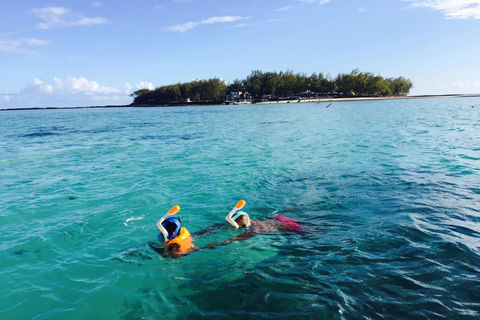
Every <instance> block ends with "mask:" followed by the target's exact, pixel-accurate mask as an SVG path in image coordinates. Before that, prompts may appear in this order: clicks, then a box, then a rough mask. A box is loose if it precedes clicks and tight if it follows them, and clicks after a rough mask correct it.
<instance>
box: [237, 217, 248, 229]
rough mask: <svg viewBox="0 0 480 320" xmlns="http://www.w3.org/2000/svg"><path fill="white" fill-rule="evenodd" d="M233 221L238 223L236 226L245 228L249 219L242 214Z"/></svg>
mask: <svg viewBox="0 0 480 320" xmlns="http://www.w3.org/2000/svg"><path fill="white" fill-rule="evenodd" d="M235 222H236V223H237V224H238V227H240V228H245V227H246V226H247V225H248V224H249V223H250V219H249V218H248V216H247V215H245V214H242V215H240V216H239V217H238V218H237V219H235Z"/></svg>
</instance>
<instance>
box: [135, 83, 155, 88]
mask: <svg viewBox="0 0 480 320" xmlns="http://www.w3.org/2000/svg"><path fill="white" fill-rule="evenodd" d="M135 87H136V88H137V90H141V89H148V90H153V89H155V87H154V86H153V83H151V82H147V81H140V82H139V83H137V84H136V85H135Z"/></svg>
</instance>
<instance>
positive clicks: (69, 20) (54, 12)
mask: <svg viewBox="0 0 480 320" xmlns="http://www.w3.org/2000/svg"><path fill="white" fill-rule="evenodd" d="M33 13H34V14H35V15H36V16H37V17H38V18H40V19H41V20H43V22H40V23H37V25H36V26H35V28H37V29H52V28H66V27H76V26H88V25H96V24H106V23H107V19H105V18H88V17H84V16H83V15H81V14H80V13H76V12H72V11H70V10H68V9H67V8H63V7H48V8H38V9H33Z"/></svg>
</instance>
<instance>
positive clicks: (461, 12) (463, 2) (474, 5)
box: [403, 0, 480, 19]
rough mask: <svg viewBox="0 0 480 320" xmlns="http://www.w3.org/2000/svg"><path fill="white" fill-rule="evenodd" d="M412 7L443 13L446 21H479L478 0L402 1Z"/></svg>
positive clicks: (479, 5)
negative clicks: (409, 3)
mask: <svg viewBox="0 0 480 320" xmlns="http://www.w3.org/2000/svg"><path fill="white" fill-rule="evenodd" d="M403 1H407V2H411V3H412V4H411V6H412V7H423V8H430V9H433V10H436V11H440V12H443V13H444V14H445V16H446V17H447V18H448V19H469V18H473V19H480V0H403Z"/></svg>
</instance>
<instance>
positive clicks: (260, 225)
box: [197, 200, 305, 248]
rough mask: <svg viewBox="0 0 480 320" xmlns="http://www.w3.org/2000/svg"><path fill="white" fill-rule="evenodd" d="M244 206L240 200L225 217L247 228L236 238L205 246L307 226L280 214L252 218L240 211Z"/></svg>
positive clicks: (234, 225) (210, 246) (296, 230)
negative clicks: (258, 218) (259, 218)
mask: <svg viewBox="0 0 480 320" xmlns="http://www.w3.org/2000/svg"><path fill="white" fill-rule="evenodd" d="M243 206H245V201H243V200H240V201H239V202H238V203H237V205H236V206H235V208H233V210H232V211H230V213H229V214H228V215H227V216H226V217H225V220H226V221H227V222H228V223H229V224H230V225H231V226H232V227H234V228H235V229H239V228H247V230H246V231H245V232H244V233H243V234H241V235H239V236H237V237H235V238H232V239H230V240H227V241H225V242H221V243H211V244H209V245H207V246H205V247H204V248H213V247H217V246H222V245H226V244H229V243H230V242H233V241H240V240H247V239H249V238H251V237H253V236H256V235H258V234H262V233H269V232H276V231H293V232H301V231H304V230H305V227H304V226H302V225H300V224H299V223H298V222H297V221H296V220H293V219H290V218H287V217H285V216H282V215H279V214H277V215H274V216H271V217H269V218H268V219H267V220H262V221H259V220H250V217H249V216H248V214H247V213H245V212H243V211H238V210H240V209H241V208H243ZM237 211H238V212H237ZM221 225H222V224H218V225H215V226H212V227H210V228H208V229H205V230H203V231H200V232H199V233H197V234H204V233H206V232H208V231H209V230H212V229H216V228H218V227H219V226H221Z"/></svg>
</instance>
